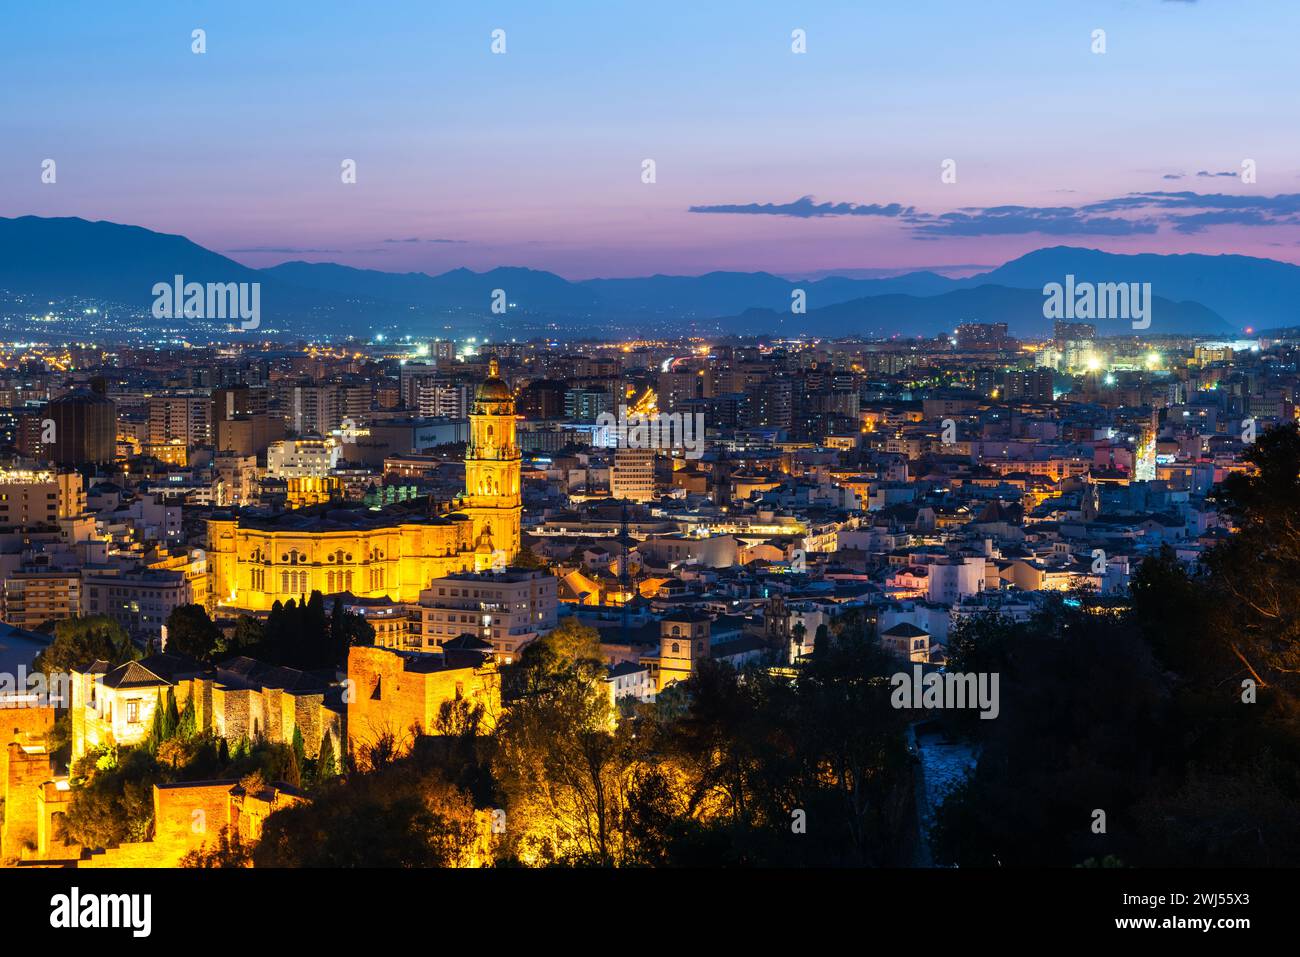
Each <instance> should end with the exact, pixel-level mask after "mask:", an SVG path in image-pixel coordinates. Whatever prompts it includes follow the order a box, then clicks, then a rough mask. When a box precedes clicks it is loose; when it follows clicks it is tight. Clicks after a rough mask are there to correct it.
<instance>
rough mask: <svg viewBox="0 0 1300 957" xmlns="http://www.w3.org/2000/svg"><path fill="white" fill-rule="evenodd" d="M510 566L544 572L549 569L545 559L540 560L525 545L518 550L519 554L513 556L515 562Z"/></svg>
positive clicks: (539, 557)
mask: <svg viewBox="0 0 1300 957" xmlns="http://www.w3.org/2000/svg"><path fill="white" fill-rule="evenodd" d="M511 564H512V565H514V566H515V567H516V568H526V569H529V570H533V571H545V570H546V569H547V568H549V567H550V566H549V565H548V564H547V562H546V559H544V558H542V557H541V556H540V555H538V554H537V553H536V552H535V551H533V550H532V549H531V548H529V547H528V546H527V545H525V546H524V547H523V548H521V549H519V553H518V554H517V555H515V560H514V561H513V562H512V563H511Z"/></svg>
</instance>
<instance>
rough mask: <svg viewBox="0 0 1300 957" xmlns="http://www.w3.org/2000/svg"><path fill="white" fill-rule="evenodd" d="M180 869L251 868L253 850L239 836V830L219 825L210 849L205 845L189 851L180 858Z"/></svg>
mask: <svg viewBox="0 0 1300 957" xmlns="http://www.w3.org/2000/svg"><path fill="white" fill-rule="evenodd" d="M180 866H181V867H190V868H204V869H207V868H218V867H252V866H253V850H252V847H251V845H249V844H245V843H244V840H243V838H241V837H240V836H239V830H238V829H237V828H236V829H235V830H231V829H230V827H229V826H228V825H225V824H223V825H221V830H220V831H218V832H217V841H216V844H214V845H213V846H212V847H211V848H209V847H208V846H207V843H206V842H205V843H204V844H201V845H200V846H199V847H198V849H196V850H193V851H190V852H189V853H188V854H186V855H185V856H184V857H182V858H181V863H180Z"/></svg>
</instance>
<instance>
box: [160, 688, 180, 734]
mask: <svg viewBox="0 0 1300 957" xmlns="http://www.w3.org/2000/svg"><path fill="white" fill-rule="evenodd" d="M180 723H181V713H180V711H178V710H177V708H176V689H175V688H168V689H167V710H166V711H165V712H164V713H163V720H162V738H161V739H160V741H159V744H161V743H162V742H163V741H166V740H168V739H169V738H171V737H172V736H173V735H175V734H176V728H177V726H178V725H179V724H180Z"/></svg>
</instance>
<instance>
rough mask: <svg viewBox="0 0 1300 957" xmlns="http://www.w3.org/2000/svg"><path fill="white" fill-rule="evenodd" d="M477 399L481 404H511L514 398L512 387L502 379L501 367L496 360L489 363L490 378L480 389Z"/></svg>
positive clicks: (485, 380) (484, 381)
mask: <svg viewBox="0 0 1300 957" xmlns="http://www.w3.org/2000/svg"><path fill="white" fill-rule="evenodd" d="M475 398H476V399H477V400H478V401H479V402H509V401H511V400H512V399H513V398H514V395H513V394H511V392H510V386H508V385H506V383H505V380H504V379H502V378H501V367H500V365H498V364H497V360H496V359H493V360H492V361H491V362H490V363H488V377H487V378H486V379H484V380H483V384H482V385H480V386H479V387H478V392H477V393H476V395H475Z"/></svg>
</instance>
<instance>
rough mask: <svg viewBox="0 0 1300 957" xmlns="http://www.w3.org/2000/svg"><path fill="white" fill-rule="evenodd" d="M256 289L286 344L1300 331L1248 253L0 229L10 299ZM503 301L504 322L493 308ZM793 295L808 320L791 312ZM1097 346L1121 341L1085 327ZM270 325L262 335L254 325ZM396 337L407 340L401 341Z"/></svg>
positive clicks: (1297, 273) (1288, 295)
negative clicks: (518, 337) (855, 252)
mask: <svg viewBox="0 0 1300 957" xmlns="http://www.w3.org/2000/svg"><path fill="white" fill-rule="evenodd" d="M175 275H183V276H184V277H185V280H186V281H187V282H201V283H208V282H220V283H229V282H260V283H261V305H262V310H263V313H264V314H265V315H267V316H268V317H269V318H270V320H272V322H273V323H274V324H275V325H276V326H277V327H278V328H281V329H285V330H291V331H295V332H299V333H307V332H312V333H317V334H320V333H329V334H332V335H338V334H354V335H358V334H359V335H362V336H367V335H370V334H371V333H372V332H373V331H375V330H379V329H393V330H395V331H397V332H398V333H399V334H400V333H407V334H414V335H417V336H420V335H424V336H428V335H432V333H431V332H429V331H422V330H421V329H420V326H421V324H422V323H426V322H427V323H428V325H426V326H425V329H426V330H428V329H432V328H433V327H434V326H436V327H437V329H438V330H439V332H438V334H439V335H443V336H445V335H447V334H448V333H447V332H445V331H442V330H451V333H450V334H452V335H464V334H470V333H477V334H492V335H499V334H503V333H506V334H509V333H512V332H513V333H518V332H521V331H524V330H528V331H530V332H531V331H532V330H536V329H542V328H549V329H551V330H555V329H561V330H563V331H565V332H566V333H570V334H574V335H578V334H585V333H594V334H605V335H610V334H621V333H622V332H626V331H635V330H644V329H645V328H646V323H648V322H653V323H660V324H661V325H658V326H655V328H664V329H671V330H672V331H681V332H699V333H711V334H745V335H756V334H774V335H780V334H794V333H808V334H814V335H841V336H853V335H861V336H875V337H888V336H892V335H899V336H933V335H936V334H939V333H941V332H943V331H945V330H951V329H952V328H953V327H954V326H955V325H957V324H958V323H961V322H1006V323H1008V325H1009V326H1010V328H1011V331H1012V333H1013V334H1017V335H1022V336H1029V335H1044V334H1050V332H1051V328H1052V321H1051V320H1050V319H1047V318H1045V317H1044V315H1043V299H1044V297H1043V286H1044V285H1045V284H1047V283H1053V282H1056V283H1061V282H1064V281H1065V277H1066V276H1067V275H1073V276H1074V277H1075V281H1076V283H1081V282H1085V281H1088V282H1094V283H1101V282H1149V283H1151V289H1152V294H1153V296H1154V297H1155V298H1154V307H1153V310H1152V324H1151V327H1150V329H1149V331H1148V332H1149V334H1153V335H1160V334H1171V333H1197V334H1210V335H1232V334H1236V333H1239V332H1240V331H1241V330H1243V329H1245V328H1247V327H1253V328H1254V329H1257V330H1258V329H1263V328H1267V327H1276V326H1293V325H1296V324H1297V322H1300V307H1298V306H1297V304H1298V303H1300V266H1295V265H1292V264H1290V263H1284V262H1278V261H1275V260H1270V259H1259V258H1253V257H1249V256H1236V255H1221V256H1208V255H1199V254H1189V255H1157V254H1138V255H1120V254H1115V253H1107V252H1102V251H1100V250H1095V249H1083V248H1076V247H1069V246H1054V247H1050V248H1044V249H1039V250H1036V251H1034V252H1031V253H1028V254H1026V255H1024V256H1021V257H1019V258H1017V259H1013V260H1011V261H1010V262H1007V263H1005V264H1003V265H1001V266H998V267H996V268H994V269H991V270H989V271H987V272H984V273H980V274H978V275H974V276H969V277H966V278H961V279H953V278H949V277H945V276H941V275H938V274H937V273H933V272H914V273H907V274H905V275H900V276H892V277H887V278H854V277H850V276H834V275H832V276H825V277H824V278H815V279H808V280H806V281H801V280H799V279H797V278H795V279H792V278H783V277H781V276H776V275H773V274H771V273H766V272H710V273H705V274H704V275H701V276H664V275H654V276H646V277H641V278H625V279H589V280H582V281H570V280H566V279H564V278H562V277H560V276H557V275H555V274H554V273H550V272H545V271H541V270H535V269H524V268H516V267H499V268H496V269H491V270H488V271H486V272H482V273H476V272H473V271H471V270H468V269H453V270H451V271H450V272H445V273H441V274H439V275H429V274H427V273H421V272H408V273H390V272H382V271H379V270H373V269H357V268H353V267H351V266H343V265H339V264H336V263H308V262H285V263H281V264H280V265H277V266H272V267H269V268H266V269H252V268H250V267H247V266H244V265H241V264H240V263H237V262H235V261H234V260H232V259H229V258H227V257H225V256H222V255H221V254H219V253H216V252H213V251H211V250H208V249H205V248H203V247H202V246H199V245H197V244H196V243H193V242H191V241H190V240H188V239H186V238H185V237H183V236H176V235H170V234H166V233H158V232H154V231H152V230H149V229H145V228H142V227H139V226H128V225H121V224H117V223H110V222H102V221H101V222H91V221H87V220H84V219H79V218H42V217H36V216H21V217H16V218H2V217H0V290H4V291H6V292H8V293H9V294H10V295H11V296H17V297H30V296H36V297H42V298H49V299H52V300H57V299H72V298H76V299H89V300H101V301H104V302H108V303H115V304H120V305H121V306H124V307H127V308H129V309H138V310H140V311H142V312H145V313H147V312H148V309H149V307H150V306H151V305H152V303H153V299H154V297H153V292H152V290H153V287H154V284H155V283H158V282H166V283H170V282H171V281H172V277H173V276H175ZM498 289H500V290H504V292H505V294H506V299H507V300H508V303H509V307H508V310H507V313H506V315H504V316H501V315H494V314H493V313H492V311H491V309H490V303H491V301H492V295H493V291H494V290H498ZM795 290H802V291H803V293H804V295H805V296H806V302H807V311H806V314H798V315H796V314H792V312H791V297H792V292H794V291H795ZM1096 324H1097V326H1098V332H1099V334H1101V335H1107V334H1113V335H1126V334H1130V333H1131V332H1132V330H1131V328H1130V326H1129V323H1127V322H1124V321H1122V320H1098V321H1097V323H1096ZM265 325H267V324H266V323H264V326H265ZM403 326H406V328H403Z"/></svg>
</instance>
